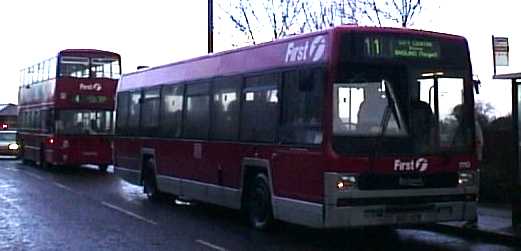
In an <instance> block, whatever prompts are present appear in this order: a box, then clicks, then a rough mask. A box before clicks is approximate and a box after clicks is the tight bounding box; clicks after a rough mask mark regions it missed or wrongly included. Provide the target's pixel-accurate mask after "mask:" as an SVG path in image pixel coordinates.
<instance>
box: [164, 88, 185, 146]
mask: <svg viewBox="0 0 521 251" xmlns="http://www.w3.org/2000/svg"><path fill="white" fill-rule="evenodd" d="M184 89H185V88H184V85H180V84H178V85H168V86H164V87H163V89H162V90H161V115H160V116H161V124H160V131H161V136H163V137H170V138H178V137H181V128H182V118H183V98H184V97H183V95H184Z"/></svg>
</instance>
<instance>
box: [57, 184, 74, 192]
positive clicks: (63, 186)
mask: <svg viewBox="0 0 521 251" xmlns="http://www.w3.org/2000/svg"><path fill="white" fill-rule="evenodd" d="M53 184H54V185H55V186H57V187H59V188H61V189H63V190H67V191H69V192H71V193H76V191H74V190H72V188H70V187H68V186H66V185H64V184H61V183H58V182H53Z"/></svg>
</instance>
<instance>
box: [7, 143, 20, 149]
mask: <svg viewBox="0 0 521 251" xmlns="http://www.w3.org/2000/svg"><path fill="white" fill-rule="evenodd" d="M7 148H9V150H18V148H20V146H19V145H18V144H16V143H12V144H9V145H8V146H7Z"/></svg>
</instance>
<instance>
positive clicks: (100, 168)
mask: <svg viewBox="0 0 521 251" xmlns="http://www.w3.org/2000/svg"><path fill="white" fill-rule="evenodd" d="M108 167H109V165H99V166H98V169H99V170H100V172H103V173H105V172H107V169H108Z"/></svg>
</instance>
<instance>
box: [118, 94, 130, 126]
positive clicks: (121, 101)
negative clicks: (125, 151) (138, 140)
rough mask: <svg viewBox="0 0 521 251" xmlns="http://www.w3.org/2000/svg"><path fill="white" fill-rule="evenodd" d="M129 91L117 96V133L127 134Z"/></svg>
mask: <svg viewBox="0 0 521 251" xmlns="http://www.w3.org/2000/svg"><path fill="white" fill-rule="evenodd" d="M129 97H130V95H129V93H128V92H120V93H118V96H117V110H116V135H125V134H126V131H127V127H128V124H127V119H128V111H129V102H128V101H129Z"/></svg>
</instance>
